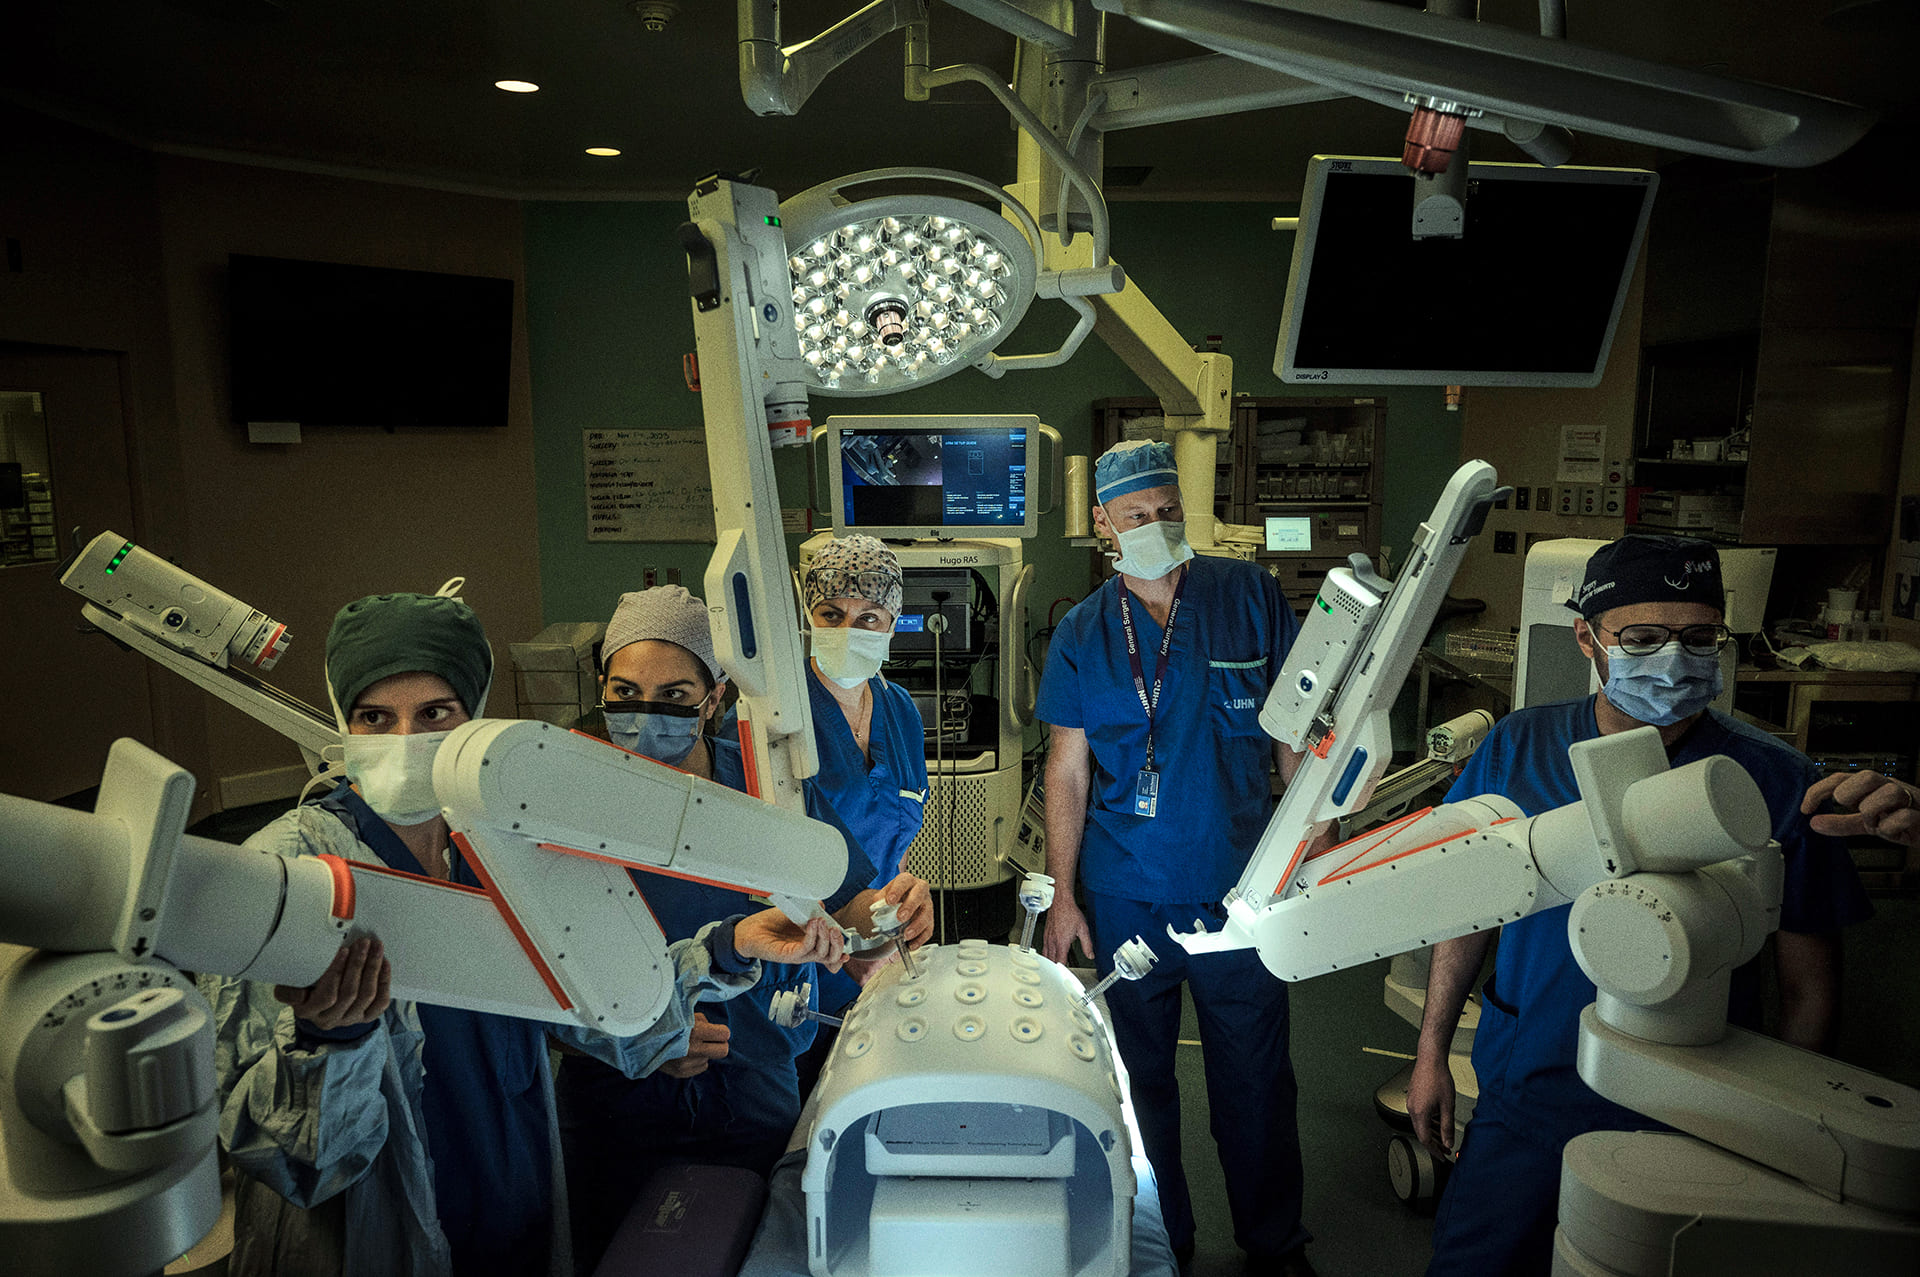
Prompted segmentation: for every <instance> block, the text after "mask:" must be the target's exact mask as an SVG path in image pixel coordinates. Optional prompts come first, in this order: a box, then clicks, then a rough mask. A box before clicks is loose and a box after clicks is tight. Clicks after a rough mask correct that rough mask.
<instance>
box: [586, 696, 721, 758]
mask: <svg viewBox="0 0 1920 1277" xmlns="http://www.w3.org/2000/svg"><path fill="white" fill-rule="evenodd" d="M706 703H707V702H706V699H705V698H704V697H703V698H701V701H700V703H699V704H698V705H672V704H669V703H667V702H666V701H624V702H619V703H616V704H613V705H602V706H601V707H600V710H601V713H602V714H604V715H605V716H606V720H607V737H608V739H610V740H612V741H613V743H614V744H616V745H618V746H619V747H620V748H621V749H625V750H631V751H632V752H633V753H636V754H644V755H646V756H647V757H648V758H652V759H656V760H658V761H659V762H663V763H668V764H673V765H678V764H679V763H681V762H682V761H684V760H685V759H686V756H687V755H688V754H691V753H692V752H693V746H694V742H695V741H697V740H699V739H700V724H701V718H700V712H701V710H702V708H704V707H705V705H706Z"/></svg>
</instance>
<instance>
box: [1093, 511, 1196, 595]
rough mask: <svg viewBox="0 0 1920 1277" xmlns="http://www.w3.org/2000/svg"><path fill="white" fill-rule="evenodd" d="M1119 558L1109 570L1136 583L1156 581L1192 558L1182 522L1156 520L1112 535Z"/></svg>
mask: <svg viewBox="0 0 1920 1277" xmlns="http://www.w3.org/2000/svg"><path fill="white" fill-rule="evenodd" d="M1115 536H1116V538H1117V539H1118V540H1119V543H1120V557H1119V558H1117V559H1115V560H1114V564H1113V570H1114V571H1116V572H1120V573H1124V574H1125V575H1127V576H1130V577H1133V578H1134V579H1135V580H1140V581H1158V580H1159V579H1160V578H1161V577H1163V576H1165V575H1166V574H1167V573H1169V572H1171V571H1173V570H1174V569H1175V568H1177V567H1179V566H1180V565H1181V564H1182V563H1185V562H1186V561H1187V560H1188V559H1191V558H1192V557H1193V547H1192V546H1191V545H1188V544H1187V525H1186V521H1185V520H1182V519H1157V520H1155V521H1154V522H1152V523H1146V524H1142V525H1141V526H1139V527H1137V528H1127V529H1126V530H1124V531H1122V532H1119V533H1116V534H1115Z"/></svg>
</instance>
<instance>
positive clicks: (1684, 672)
mask: <svg viewBox="0 0 1920 1277" xmlns="http://www.w3.org/2000/svg"><path fill="white" fill-rule="evenodd" d="M1723 686H1724V683H1723V681H1722V676H1721V673H1720V657H1719V655H1718V654H1717V653H1716V654H1714V655H1712V656H1701V655H1698V654H1697V653H1694V652H1689V651H1687V650H1686V648H1684V647H1682V646H1681V645H1680V640H1678V639H1675V640H1674V641H1673V642H1671V643H1668V644H1667V645H1666V646H1665V647H1662V648H1661V649H1660V650H1659V651H1657V652H1650V653H1648V654H1647V655H1645V656H1633V655H1631V654H1629V653H1628V652H1627V651H1626V650H1625V649H1624V648H1620V647H1609V648H1607V685H1606V688H1605V689H1604V690H1605V692H1606V696H1607V700H1608V702H1609V703H1610V704H1612V706H1613V707H1614V708H1615V709H1617V710H1619V711H1620V712H1621V713H1622V714H1625V715H1626V716H1627V717H1629V718H1636V719H1639V720H1640V721H1641V722H1643V723H1651V724H1652V725H1653V726H1655V727H1668V726H1671V725H1672V724H1674V723H1677V722H1679V721H1680V720H1681V719H1683V718H1690V717H1692V716H1693V715H1695V714H1698V713H1699V712H1700V711H1701V710H1703V709H1705V708H1706V707H1707V706H1708V705H1710V704H1712V703H1713V698H1714V697H1716V696H1718V695H1720V691H1721V689H1722V687H1723Z"/></svg>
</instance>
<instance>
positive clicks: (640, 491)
mask: <svg viewBox="0 0 1920 1277" xmlns="http://www.w3.org/2000/svg"><path fill="white" fill-rule="evenodd" d="M584 433H585V435H586V455H587V540H589V541H706V542H711V541H713V539H714V532H713V480H712V478H711V477H710V476H709V475H708V473H707V436H706V432H705V431H704V430H588V431H585V432H584Z"/></svg>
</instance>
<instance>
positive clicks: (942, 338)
mask: <svg viewBox="0 0 1920 1277" xmlns="http://www.w3.org/2000/svg"><path fill="white" fill-rule="evenodd" d="M880 177H912V178H918V179H922V180H925V179H932V180H934V181H937V182H940V183H942V184H954V183H956V182H957V183H958V184H960V185H963V186H966V187H968V188H969V189H976V190H983V193H991V194H994V195H995V196H996V197H998V198H1002V199H1004V197H999V196H998V194H997V192H994V190H993V188H991V187H986V186H985V184H984V183H981V182H979V181H977V180H976V179H973V178H969V177H967V176H966V175H964V174H954V173H947V172H945V171H944V170H939V169H903V170H876V171H875V172H870V173H857V174H854V175H853V176H852V177H846V178H840V179H837V180H835V181H832V182H827V183H824V184H822V185H820V186H816V187H814V188H813V189H812V190H809V191H803V192H802V193H800V194H799V195H796V196H794V197H793V198H792V199H790V200H787V201H786V202H785V203H783V204H782V205H781V206H780V216H781V220H782V221H783V222H784V223H785V230H786V236H787V246H788V258H787V266H788V269H789V271H790V272H791V275H792V285H793V307H794V328H795V331H796V332H797V333H798V335H799V339H800V358H801V360H802V361H803V363H804V364H805V365H806V368H807V374H808V377H809V379H810V388H811V389H813V390H817V391H820V392H821V393H823V394H830V395H881V394H892V393H894V392H895V391H899V390H906V389H910V388H912V387H913V386H917V385H922V384H924V383H927V382H931V381H937V380H939V379H940V378H941V377H944V376H946V375H947V374H949V373H952V372H957V371H959V370H960V369H962V368H965V367H968V366H970V365H973V364H976V363H979V362H980V361H981V360H983V359H985V358H986V357H987V355H988V354H989V353H990V352H991V351H992V350H993V348H994V346H996V345H998V344H999V342H1000V340H1001V339H1002V338H1003V337H1005V336H1006V335H1007V334H1008V333H1010V332H1012V331H1013V329H1014V328H1015V327H1016V326H1017V325H1018V324H1019V322H1020V319H1021V317H1022V316H1023V315H1025V314H1026V310H1027V306H1028V305H1029V304H1030V303H1031V302H1032V300H1033V296H1034V285H1035V280H1036V277H1037V275H1036V267H1035V262H1034V252H1033V247H1032V244H1033V242H1037V241H1038V239H1039V231H1038V229H1037V228H1034V229H1032V230H1031V231H1030V232H1029V234H1027V235H1023V234H1022V228H1020V227H1017V226H1015V224H1014V223H1012V222H1009V221H1007V220H1006V219H1005V218H1003V217H1001V216H999V215H998V214H997V213H995V212H993V211H992V210H991V209H988V208H986V207H983V206H982V205H980V204H975V203H972V202H970V201H968V200H964V199H957V198H954V197H952V196H928V195H887V196H882V197H880V198H877V199H871V200H862V201H859V202H857V203H851V202H849V201H848V200H847V199H846V197H844V196H842V195H841V194H840V192H841V191H842V190H843V189H844V188H847V187H851V186H854V185H857V184H862V183H866V182H871V181H873V180H875V179H876V178H880ZM1009 207H1016V208H1017V207H1018V206H1017V205H1010V206H1009ZM1019 215H1020V217H1021V218H1022V219H1023V220H1024V221H1027V222H1031V218H1029V217H1028V216H1027V214H1026V212H1025V210H1024V209H1022V210H1020V214H1019Z"/></svg>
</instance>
